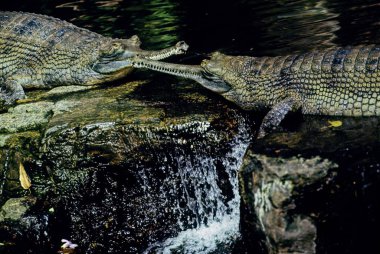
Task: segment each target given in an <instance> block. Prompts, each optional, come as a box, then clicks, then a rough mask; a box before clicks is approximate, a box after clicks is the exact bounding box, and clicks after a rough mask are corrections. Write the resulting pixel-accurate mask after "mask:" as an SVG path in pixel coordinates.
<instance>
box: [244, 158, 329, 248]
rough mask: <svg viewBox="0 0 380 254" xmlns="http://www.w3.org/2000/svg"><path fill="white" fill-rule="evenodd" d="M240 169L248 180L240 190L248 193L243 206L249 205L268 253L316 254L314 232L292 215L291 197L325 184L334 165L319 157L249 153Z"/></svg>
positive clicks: (311, 226) (305, 220)
mask: <svg viewBox="0 0 380 254" xmlns="http://www.w3.org/2000/svg"><path fill="white" fill-rule="evenodd" d="M242 167H243V173H242V174H243V175H244V176H245V178H246V179H247V178H248V179H250V181H248V182H247V181H246V182H245V185H243V188H244V190H245V191H246V189H248V190H249V191H251V192H252V193H251V194H252V196H251V197H250V198H249V199H248V200H246V203H249V202H252V203H253V207H254V211H255V215H256V216H257V218H258V223H259V225H260V226H259V227H261V230H262V231H263V233H264V234H265V238H266V245H267V248H268V250H269V253H316V245H315V240H316V237H317V229H316V227H315V225H314V223H313V220H312V219H311V218H310V217H309V216H307V215H301V214H292V210H294V207H295V203H294V200H295V197H294V196H296V195H297V194H300V193H301V194H302V192H303V190H304V188H305V187H306V186H308V185H311V184H313V183H315V182H316V181H320V180H321V179H322V180H325V178H326V176H327V174H328V172H329V170H330V169H332V168H334V167H336V165H335V164H333V163H331V162H330V161H328V160H326V159H325V160H323V159H321V158H320V157H313V158H310V159H304V158H298V157H291V158H281V157H268V156H265V155H255V154H253V153H252V151H249V152H248V154H247V155H246V157H245V161H244V165H243V166H242ZM245 191H243V192H245Z"/></svg>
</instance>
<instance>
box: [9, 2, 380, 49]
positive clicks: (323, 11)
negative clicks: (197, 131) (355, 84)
mask: <svg viewBox="0 0 380 254" xmlns="http://www.w3.org/2000/svg"><path fill="white" fill-rule="evenodd" d="M2 9H7V10H23V11H33V12H38V13H45V14H49V15H53V16H56V17H59V18H63V19H66V20H69V21H71V22H73V23H75V24H77V25H79V26H83V27H87V28H89V29H91V30H93V31H96V32H99V33H102V34H104V35H107V36H114V37H129V36H131V35H133V34H138V35H139V36H140V37H141V39H142V41H143V43H144V45H145V47H149V48H162V47H165V46H168V45H170V44H173V43H175V42H176V41H178V40H185V41H187V42H188V44H190V46H191V50H192V51H193V52H201V53H209V52H211V51H215V50H222V51H225V52H226V53H230V54H246V55H278V54H289V53H293V52H299V51H305V50H308V49H312V48H321V47H330V46H333V45H334V44H337V45H349V44H352V45H354V44H360V43H379V38H380V35H379V31H380V29H379V28H380V27H379V26H380V22H379V21H380V20H379V17H378V13H379V11H380V4H379V3H377V2H376V1H374V0H372V1H371V0H361V1H344V0H340V1H339V0H332V1H327V0H322V1H317V0H292V1H282V0H277V1H273V0H272V1H268V0H258V1H257V0H256V1H248V0H237V1H223V0H220V1H212V0H211V1H204V0H184V1H174V0H152V1H144V0H111V1H110V0H98V1H86V0H77V1H72V2H67V1H63V0H53V1H46V0H35V1H22V0H14V1H12V2H10V3H8V2H7V3H6V4H3V3H2Z"/></svg>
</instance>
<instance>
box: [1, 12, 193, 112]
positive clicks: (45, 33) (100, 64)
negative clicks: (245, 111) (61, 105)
mask: <svg viewBox="0 0 380 254" xmlns="http://www.w3.org/2000/svg"><path fill="white" fill-rule="evenodd" d="M140 44H141V42H140V40H139V38H138V37H137V36H136V35H135V36H132V37H131V38H129V39H113V38H108V37H105V36H102V35H100V34H97V33H94V32H91V31H89V30H86V29H83V28H79V27H77V26H75V25H73V24H71V23H68V22H66V21H62V20H59V19H56V18H53V17H49V16H44V15H39V14H32V13H22V12H6V11H2V12H0V105H1V104H12V103H14V102H15V101H16V100H18V99H23V98H25V92H24V88H50V87H53V86H60V85H74V84H78V85H94V84H99V83H103V82H108V81H113V80H116V79H119V78H121V77H124V76H125V75H127V74H128V73H129V72H130V71H131V69H132V68H131V67H132V65H131V62H130V59H131V58H132V57H134V56H136V55H140V56H144V57H145V58H146V59H151V60H160V59H163V58H166V57H169V56H171V55H175V54H182V53H184V52H185V51H186V50H187V48H188V45H187V44H186V43H184V42H178V43H177V44H176V45H175V46H173V47H169V48H165V49H162V50H157V51H145V50H141V49H140Z"/></svg>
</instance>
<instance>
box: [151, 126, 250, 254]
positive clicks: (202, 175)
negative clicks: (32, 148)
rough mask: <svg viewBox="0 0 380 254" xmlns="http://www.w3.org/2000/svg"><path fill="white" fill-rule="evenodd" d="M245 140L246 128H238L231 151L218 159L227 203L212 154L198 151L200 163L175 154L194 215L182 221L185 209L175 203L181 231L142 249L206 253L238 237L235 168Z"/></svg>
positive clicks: (230, 243)
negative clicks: (228, 191) (229, 195)
mask: <svg viewBox="0 0 380 254" xmlns="http://www.w3.org/2000/svg"><path fill="white" fill-rule="evenodd" d="M248 143H249V137H248V134H247V130H246V129H245V128H242V129H241V130H240V132H239V134H238V135H237V136H236V137H235V138H234V140H233V142H232V143H231V151H230V152H229V153H228V154H227V155H226V156H225V158H223V159H222V163H223V166H224V168H225V170H226V173H227V175H228V178H229V181H230V184H231V187H232V194H233V197H232V198H231V199H230V200H229V201H228V202H227V203H226V202H225V201H224V200H225V198H226V197H225V196H224V195H223V194H222V190H221V189H220V187H219V186H218V183H217V181H218V179H217V178H218V175H217V168H216V166H215V159H214V158H211V157H209V156H207V155H204V154H203V155H199V156H197V158H198V159H199V160H200V163H199V164H198V163H197V165H196V166H194V164H192V163H191V162H189V161H188V160H187V159H186V158H184V157H181V156H179V157H178V158H177V159H178V165H183V168H182V169H180V177H181V182H182V183H184V184H183V185H182V188H183V189H184V190H183V193H184V195H185V196H186V200H188V203H187V209H190V210H191V211H192V213H193V216H195V218H194V217H193V216H192V217H193V218H190V217H189V216H188V217H187V219H185V221H183V218H184V217H185V216H186V214H185V213H186V212H184V211H183V210H184V209H182V208H180V206H179V205H178V207H177V208H176V209H178V210H179V213H180V214H181V213H182V216H180V217H181V218H182V220H181V219H179V221H178V224H179V226H180V228H182V230H183V231H181V232H180V233H179V234H178V235H177V236H175V237H172V238H168V239H167V240H165V241H164V242H160V243H156V244H154V245H152V246H150V247H149V248H148V249H147V250H146V251H145V252H144V253H163V254H170V253H184V254H193V253H205V254H206V253H211V252H213V251H216V250H218V249H219V248H220V247H221V246H231V245H232V244H233V243H234V242H235V241H236V240H237V239H238V238H239V236H240V232H239V222H240V195H239V184H238V174H237V171H238V169H239V168H240V166H241V163H242V160H243V156H244V154H245V151H246V149H247V147H248ZM218 170H220V169H218ZM205 186H206V187H205ZM202 187H203V188H202ZM188 189H192V191H193V192H194V194H193V195H190V194H189V191H188ZM191 196H192V197H191ZM187 211H188V210H187ZM185 218H186V217H185ZM189 222H190V223H189ZM189 224H195V225H196V227H195V228H190V229H186V225H189ZM187 227H188V226H187Z"/></svg>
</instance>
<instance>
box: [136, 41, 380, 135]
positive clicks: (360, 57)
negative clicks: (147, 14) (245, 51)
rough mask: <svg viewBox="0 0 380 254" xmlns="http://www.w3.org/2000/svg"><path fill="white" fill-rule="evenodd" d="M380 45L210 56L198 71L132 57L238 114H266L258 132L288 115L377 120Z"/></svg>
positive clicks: (272, 125)
mask: <svg viewBox="0 0 380 254" xmlns="http://www.w3.org/2000/svg"><path fill="white" fill-rule="evenodd" d="M379 60H380V46H376V45H367V46H355V47H344V48H343V47H339V48H333V49H325V50H319V51H312V52H307V53H304V54H299V55H288V56H278V57H249V56H228V55H224V54H221V53H218V52H216V53H214V54H213V55H212V56H211V59H210V60H204V61H203V62H202V64H201V66H186V65H175V64H169V63H162V62H157V61H152V60H148V59H144V58H138V57H137V58H136V59H135V60H134V65H135V66H138V67H146V68H149V69H153V70H158V71H161V72H166V73H169V74H173V75H176V76H181V77H185V78H190V79H193V80H196V81H197V82H199V83H200V84H202V85H203V86H204V87H206V88H208V89H210V90H212V91H214V92H217V93H218V94H221V95H222V96H223V97H225V98H226V99H228V100H230V101H232V102H234V103H236V104H237V105H239V106H240V107H241V108H243V109H248V110H250V109H269V112H268V114H267V115H266V116H265V118H264V120H263V123H262V125H261V127H260V131H259V136H260V137H262V136H263V135H264V134H265V130H267V129H270V128H273V127H274V126H277V125H279V124H280V122H281V121H282V119H283V118H284V117H285V115H286V114H287V113H288V112H289V111H291V110H297V109H301V111H302V113H304V114H312V115H334V116H342V115H343V116H374V115H380V61H379Z"/></svg>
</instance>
